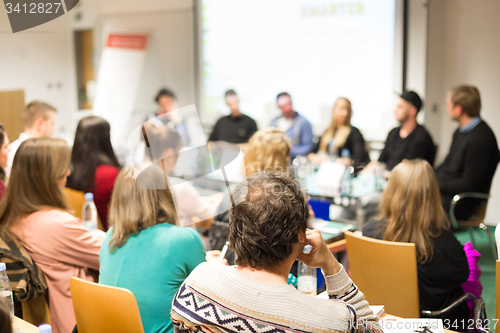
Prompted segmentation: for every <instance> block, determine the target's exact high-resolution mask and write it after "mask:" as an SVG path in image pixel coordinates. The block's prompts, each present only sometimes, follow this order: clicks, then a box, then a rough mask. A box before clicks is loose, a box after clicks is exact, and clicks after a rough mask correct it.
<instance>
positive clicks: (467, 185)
mask: <svg viewBox="0 0 500 333" xmlns="http://www.w3.org/2000/svg"><path fill="white" fill-rule="evenodd" d="M446 104H447V109H448V113H449V114H450V117H451V119H452V120H455V121H457V122H458V123H459V124H460V127H459V128H458V129H457V130H456V131H455V133H454V134H453V142H452V143H451V147H450V152H449V153H448V156H447V157H446V159H445V160H444V162H443V164H442V165H440V166H439V168H437V170H436V176H437V179H438V182H439V190H440V192H441V199H442V202H443V208H444V209H445V211H446V212H447V213H449V209H450V204H451V199H452V198H453V196H454V195H456V194H459V193H463V192H480V193H489V191H490V187H491V181H492V179H493V175H494V174H495V170H496V168H497V164H498V162H499V161H500V152H499V151H498V145H497V140H496V138H495V134H494V133H493V131H492V130H491V128H490V127H489V126H488V125H487V124H486V122H484V121H483V120H482V119H481V118H480V116H479V113H480V111H481V96H480V95H479V90H478V89H477V88H476V87H474V86H469V85H461V86H456V87H454V88H452V89H451V91H450V93H449V94H448V97H447V101H446ZM478 203H479V202H478V201H477V200H476V201H474V200H468V201H464V202H463V203H462V204H459V205H457V207H456V210H455V216H456V217H457V219H467V218H469V217H470V216H471V215H472V214H473V213H474V211H475V208H476V207H477V204H478Z"/></svg>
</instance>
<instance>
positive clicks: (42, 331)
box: [38, 324, 52, 333]
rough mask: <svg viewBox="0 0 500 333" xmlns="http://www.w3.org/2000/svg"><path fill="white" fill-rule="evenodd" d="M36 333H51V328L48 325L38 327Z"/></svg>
mask: <svg viewBox="0 0 500 333" xmlns="http://www.w3.org/2000/svg"><path fill="white" fill-rule="evenodd" d="M38 333H52V327H51V326H50V325H49V324H42V325H40V326H38Z"/></svg>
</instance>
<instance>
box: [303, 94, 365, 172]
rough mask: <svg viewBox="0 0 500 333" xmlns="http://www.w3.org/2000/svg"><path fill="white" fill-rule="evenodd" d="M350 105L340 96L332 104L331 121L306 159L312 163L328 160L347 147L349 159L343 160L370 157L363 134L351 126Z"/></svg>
mask: <svg viewBox="0 0 500 333" xmlns="http://www.w3.org/2000/svg"><path fill="white" fill-rule="evenodd" d="M351 117H352V107H351V101H349V100H348V99H347V98H345V97H340V98H338V99H337V100H336V101H335V105H334V106H333V114H332V122H331V124H330V127H328V129H327V130H326V131H325V133H324V134H323V136H322V137H321V138H320V141H319V142H318V143H317V144H316V145H315V146H314V148H313V150H312V152H311V153H310V154H309V155H307V159H308V160H309V161H311V162H313V163H316V164H321V163H322V162H324V161H329V160H330V155H335V156H337V157H340V156H342V150H343V149H348V150H349V154H350V159H348V160H347V161H345V162H346V163H351V160H353V161H354V162H355V163H357V164H360V163H368V162H370V157H369V156H368V152H367V151H366V144H365V139H364V138H363V135H362V134H361V132H360V131H359V129H357V128H356V127H354V126H351Z"/></svg>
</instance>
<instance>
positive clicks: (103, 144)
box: [67, 116, 120, 230]
mask: <svg viewBox="0 0 500 333" xmlns="http://www.w3.org/2000/svg"><path fill="white" fill-rule="evenodd" d="M109 131H110V126H109V123H108V122H107V121H106V120H105V119H103V118H101V117H96V116H91V117H86V118H83V119H82V120H80V122H79V123H78V127H77V128H76V134H75V142H74V143H73V150H72V151H71V167H70V168H71V176H69V177H68V184H67V186H68V187H69V188H72V189H74V190H78V191H82V192H92V193H94V202H95V205H96V207H97V212H98V213H99V218H100V219H101V223H102V227H103V228H104V230H108V206H109V200H110V199H111V193H112V192H113V186H114V184H115V179H116V177H117V176H118V173H119V172H120V164H119V163H118V159H117V158H116V155H115V152H114V151H113V147H112V146H111V140H110V135H109Z"/></svg>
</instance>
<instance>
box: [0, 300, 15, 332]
mask: <svg viewBox="0 0 500 333" xmlns="http://www.w3.org/2000/svg"><path fill="white" fill-rule="evenodd" d="M0 332H2V333H12V332H13V331H12V320H11V319H10V305H9V303H7V299H6V298H4V297H0Z"/></svg>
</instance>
